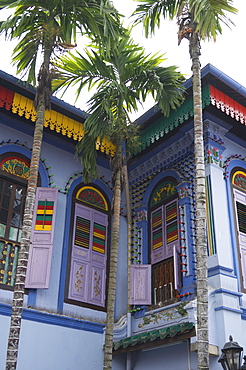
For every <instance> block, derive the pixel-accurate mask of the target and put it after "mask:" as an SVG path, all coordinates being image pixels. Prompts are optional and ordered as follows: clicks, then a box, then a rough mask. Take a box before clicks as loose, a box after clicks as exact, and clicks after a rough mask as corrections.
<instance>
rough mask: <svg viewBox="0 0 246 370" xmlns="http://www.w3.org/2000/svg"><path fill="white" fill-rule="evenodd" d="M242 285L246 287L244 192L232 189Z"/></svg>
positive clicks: (245, 211) (245, 203)
mask: <svg viewBox="0 0 246 370" xmlns="http://www.w3.org/2000/svg"><path fill="white" fill-rule="evenodd" d="M234 196H235V202H236V212H237V229H238V242H239V250H240V255H241V270H242V278H243V286H244V289H246V194H244V193H243V192H240V191H238V190H234Z"/></svg>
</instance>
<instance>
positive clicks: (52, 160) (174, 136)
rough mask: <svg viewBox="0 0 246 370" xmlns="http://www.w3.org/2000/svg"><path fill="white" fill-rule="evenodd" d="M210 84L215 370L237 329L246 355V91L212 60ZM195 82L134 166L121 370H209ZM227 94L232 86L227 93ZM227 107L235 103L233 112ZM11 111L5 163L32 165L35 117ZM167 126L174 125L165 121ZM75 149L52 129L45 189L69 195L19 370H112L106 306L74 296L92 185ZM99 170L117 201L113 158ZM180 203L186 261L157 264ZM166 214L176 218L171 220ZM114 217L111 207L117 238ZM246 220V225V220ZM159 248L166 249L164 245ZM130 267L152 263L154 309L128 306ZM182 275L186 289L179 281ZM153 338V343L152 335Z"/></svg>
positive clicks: (1, 357) (0, 309)
mask: <svg viewBox="0 0 246 370" xmlns="http://www.w3.org/2000/svg"><path fill="white" fill-rule="evenodd" d="M202 78H203V90H204V112H203V113H204V114H203V119H204V147H205V163H206V166H205V171H206V185H207V205H208V214H207V217H208V225H209V226H208V236H209V243H208V276H209V342H210V369H211V370H216V369H218V370H219V369H220V368H221V365H220V364H219V363H218V358H219V355H220V349H221V348H222V347H223V345H224V343H225V342H227V341H228V338H229V335H230V334H231V335H232V336H233V338H234V340H236V341H237V342H238V343H239V344H240V345H241V346H243V347H244V348H245V351H246V338H245V335H244V332H245V330H246V289H245V288H244V281H245V279H246V275H245V278H244V279H243V277H244V276H243V275H244V271H243V265H242V263H241V261H242V254H243V249H240V243H239V239H238V228H239V226H238V218H237V215H238V214H237V209H236V205H235V204H236V203H235V202H236V201H235V198H234V189H237V190H238V191H239V193H240V194H243V195H244V194H245V193H246V188H245V187H242V186H241V187H235V185H233V184H232V178H233V175H234V173H235V172H237V171H239V172H240V173H245V174H246V113H245V112H246V89H245V88H244V87H242V86H241V85H240V84H238V83H236V82H235V81H233V80H231V79H230V78H229V77H228V76H225V75H224V74H223V73H222V72H221V71H219V70H217V69H216V68H215V67H213V66H211V65H208V66H206V67H205V68H204V69H203V71H202ZM0 83H1V86H5V87H6V86H7V88H8V89H10V90H11V89H12V90H13V91H15V92H18V93H19V94H22V95H23V96H27V95H28V97H29V98H30V97H32V94H33V93H34V92H33V91H32V90H31V89H28V88H26V87H24V86H19V85H18V83H17V80H15V79H14V78H12V77H11V76H8V75H6V74H5V73H2V74H1V75H0ZM208 85H209V86H212V87H213V88H215V89H216V92H214V90H211V88H210V90H209V89H208V88H207V86H208ZM16 86H17V87H16ZM185 87H186V89H187V98H186V102H185V103H184V105H183V106H182V107H180V108H179V110H177V112H175V114H176V116H175V117H178V120H177V122H176V121H175V122H176V123H175V122H174V123H173V125H172V124H171V125H170V124H168V125H167V124H166V121H165V119H163V118H162V116H161V113H160V112H159V111H158V110H157V109H156V108H155V107H154V108H152V109H151V110H150V111H148V112H147V113H146V114H145V115H143V116H142V117H141V118H140V119H139V120H138V121H137V124H139V125H141V127H142V128H143V129H144V130H145V131H144V135H145V136H144V138H143V143H144V144H143V145H145V147H143V150H142V151H140V152H139V153H136V154H135V156H133V157H132V158H131V159H130V160H129V161H128V176H129V192H130V201H131V204H130V209H131V220H130V219H128V218H127V194H126V193H125V191H123V197H122V215H121V225H120V241H119V263H118V272H117V294H116V305H115V322H116V323H115V329H114V352H113V353H114V357H113V359H114V360H113V369H114V370H123V369H126V370H130V369H134V370H140V369H141V370H145V369H149V368H153V369H173V370H184V369H188V370H195V369H196V368H197V360H196V357H197V355H196V335H195V334H196V332H195V330H196V320H197V318H196V253H195V213H194V212H195V205H194V176H195V173H194V148H193V115H192V112H191V111H190V110H189V109H190V108H189V105H188V103H187V102H188V100H189V99H190V96H191V81H190V80H187V81H186V83H185ZM206 89H207V90H206ZM217 91H220V92H221V95H219V94H218V93H217ZM216 94H217V95H216ZM52 99H53V100H52V109H53V110H58V111H59V112H60V113H62V114H64V115H65V116H66V117H69V118H72V119H74V120H78V121H80V122H81V123H83V121H84V119H85V118H86V115H85V113H84V112H82V111H80V110H78V109H76V108H74V107H71V106H69V105H67V104H65V103H64V102H61V101H59V100H58V99H56V98H52ZM229 99H231V100H229ZM228 102H229V103H228ZM233 102H236V103H237V104H236V105H235V104H234V103H233ZM226 103H228V105H227V106H226V107H225V104H226ZM185 104H187V105H185ZM0 109H1V110H0V144H1V145H0V158H1V156H2V155H5V154H6V153H16V156H18V154H19V155H22V156H24V157H25V158H30V156H31V147H32V135H33V122H31V121H30V120H28V119H24V118H23V117H20V115H18V114H14V113H13V112H11V111H7V110H6V109H4V107H2V108H0ZM187 112H188V113H187ZM240 114H241V115H240ZM162 119H163V121H161V120H162ZM175 119H176V118H175ZM158 120H159V121H160V122H162V123H160V124H159V126H158V124H157V123H158V122H159V121H158ZM153 127H155V131H154V130H153ZM158 127H159V128H158ZM163 127H164V128H163ZM158 130H159V131H158ZM75 145H76V140H73V139H72V138H69V137H68V136H67V135H62V134H61V133H57V132H56V131H55V130H51V129H50V128H46V129H45V132H44V140H43V146H42V153H41V161H40V167H39V177H40V186H41V187H56V188H57V189H59V191H58V200H57V217H56V221H55V233H54V243H53V252H52V262H51V275H50V283H49V288H48V289H29V290H27V291H26V294H25V308H24V311H23V323H22V329H21V341H20V351H19V353H20V354H19V360H18V370H22V369H25V370H32V369H34V368H35V369H37V370H43V369H46V370H51V369H58V368H59V369H60V370H70V369H73V370H77V369H85V370H87V369H88V370H89V369H95V370H97V369H98V370H99V369H102V368H103V342H104V324H105V319H106V312H105V309H104V308H102V307H98V306H93V305H86V304H84V303H83V302H82V303H81V302H80V303H79V302H73V301H71V300H69V299H67V290H68V279H69V273H70V266H69V260H70V254H71V238H72V233H73V231H72V230H73V225H72V223H73V221H72V220H73V216H74V215H73V212H74V208H73V202H74V199H73V198H74V194H75V193H74V191H75V189H77V186H79V185H80V184H82V183H83V177H82V168H81V165H80V163H79V162H78V161H76V159H75V158H74V150H75ZM98 166H99V169H100V178H99V179H98V180H96V181H95V183H94V184H95V187H96V188H97V189H100V191H101V192H102V194H104V195H105V197H106V198H107V200H108V203H109V205H111V202H112V189H111V173H110V169H109V161H108V158H107V156H106V155H105V154H101V153H100V152H98ZM0 176H3V177H4V176H5V177H4V178H7V177H8V176H9V175H8V174H6V173H3V171H1V172H0ZM11 178H12V177H11ZM245 178H246V177H245ZM167 183H170V184H171V183H172V184H174V188H175V193H173V194H172V195H170V197H169V195H168V194H166V192H167V193H168V190H166V188H165V186H166V185H162V184H167ZM91 185H92V186H93V184H91ZM158 186H160V190H159V193H158V194H159V195H160V199H159V200H158V201H157V200H156V201H155V200H153V198H154V195H153V194H155V191H156V189H158ZM163 189H164V190H163ZM164 193H165V194H164ZM157 198H158V197H157ZM174 200H175V201H177V204H178V208H177V216H176V219H175V220H176V221H175V222H177V225H178V228H177V235H178V239H177V242H176V245H177V246H178V248H179V259H178V264H177V265H175V263H176V262H177V261H176V262H175V259H174V255H173V254H171V255H170V257H168V258H165V259H163V260H162V261H160V262H158V263H153V259H152V258H154V257H151V256H152V255H153V253H154V252H153V250H152V249H153V248H152V244H154V241H153V240H154V237H155V236H154V235H155V231H153V230H154V226H153V224H152V223H151V222H152V221H151V220H152V219H154V214H155V211H156V210H158V209H159V208H160V207H162V209H163V210H164V209H166V208H163V207H167V205H168V204H169V203H170V202H173V201H174ZM155 202H156V203H155ZM170 204H171V203H170ZM242 204H244V203H243V201H242ZM158 207H159V208H158ZM245 207H246V206H245ZM163 212H165V211H163ZM163 215H164V213H163ZM163 217H164V216H163ZM165 217H166V219H165V220H167V214H165ZM110 222H111V212H110V210H109V229H108V232H109V235H110ZM163 222H164V221H163ZM165 222H166V224H165V226H163V227H162V228H163V230H166V231H165V232H164V231H163V234H162V237H163V240H164V239H166V240H167V238H168V236H167V235H169V234H168V233H169V231H168V230H169V229H168V227H169V226H170V224H168V222H167V221H165ZM243 222H246V221H244V220H243V221H241V223H243ZM163 225H164V224H163ZM242 227H243V226H241V228H242ZM175 232H176V231H175ZM172 235H173V234H172ZM175 235H176V234H175ZM245 239H246V235H245ZM0 240H1V238H0ZM162 242H163V241H162ZM163 243H164V242H163ZM109 246H110V238H109ZM156 250H157V251H158V248H157V249H156ZM130 263H131V264H136V265H151V263H152V265H151V271H152V272H151V274H152V276H151V292H150V294H151V304H141V305H140V304H135V305H134V304H133V305H129V304H128V302H129V295H130V294H131V292H129V287H130V283H131V281H130V279H132V281H133V279H134V276H130V279H129V264H130ZM162 263H163V266H165V269H167V271H168V273H167V276H168V278H169V280H168V281H164V280H163V286H162V287H161V288H159V287H155V280H156V281H157V280H158V279H159V277H157V275H158V274H159V271H162V270H161V268H162V267H158V268H159V269H160V270H155V268H156V266H157V265H158V266H161V264H162ZM174 265H175V267H174ZM170 266H171V267H170ZM177 266H178V272H177ZM245 270H246V266H245ZM154 271H157V272H154ZM155 274H157V275H155ZM158 276H159V275H158ZM178 277H179V280H180V281H179V282H177V281H176V280H177V278H178ZM163 279H164V278H163ZM175 279H176V280H175ZM177 283H179V284H177ZM11 289H12V288H11V287H7V286H6V285H4V284H0V327H1V329H2V330H1V332H2V341H1V343H2V345H1V346H0V368H4V364H5V356H6V346H7V336H8V327H9V322H10V315H11V300H12V290H11ZM144 289H145V286H144V284H143V286H139V292H140V293H141V294H142V293H144ZM158 289H159V290H158ZM140 293H139V295H141V294H140ZM187 323H191V324H193V326H194V327H193V329H190V330H186V331H185V332H184V333H180V332H179V331H178V330H179V328H180V327H181V326H182V325H185V324H187ZM165 328H166V329H167V330H169V332H168V334H167V336H166V337H165V338H160V333H161V332H162V330H163V329H165ZM170 328H171V329H170ZM170 330H172V333H173V334H171V332H170ZM148 335H149V337H148ZM144 336H146V338H147V337H148V338H149V339H146V340H144V339H143V338H144ZM150 336H152V337H150ZM127 338H128V339H127ZM124 340H125V341H124ZM127 340H128V343H127ZM134 341H135V342H134Z"/></svg>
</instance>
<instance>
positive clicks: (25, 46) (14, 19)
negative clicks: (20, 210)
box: [0, 0, 119, 370]
mask: <svg viewBox="0 0 246 370" xmlns="http://www.w3.org/2000/svg"><path fill="white" fill-rule="evenodd" d="M1 7H2V8H3V7H4V8H5V9H14V13H13V15H11V16H10V17H8V18H7V20H6V21H4V22H1V23H0V33H5V35H6V38H9V39H10V40H12V39H15V38H17V39H18V40H19V42H18V44H17V46H16V47H15V48H14V51H13V62H14V63H15V64H16V66H17V73H23V74H24V75H25V74H27V81H28V82H29V83H33V84H34V85H36V79H37V93H36V96H35V102H34V103H35V108H36V111H37V120H36V123H35V131H34V138H33V148H32V158H31V164H30V176H29V180H28V187H27V198H26V203H25V210H24V217H23V228H22V238H21V243H20V249H19V259H18V267H17V272H16V282H15V289H14V296H13V305H12V316H11V324H10V332H9V340H8V350H7V359H6V369H8V370H9V369H16V366H17V356H18V346H19V336H20V328H21V316H22V308H23V298H24V288H25V280H26V268H27V261H28V253H29V246H30V235H31V229H32V218H33V210H34V201H35V194H36V188H37V178H38V167H39V160H40V152H41V144H42V137H43V123H44V114H45V110H46V109H50V95H51V81H52V79H53V77H54V71H53V70H52V68H51V60H52V57H53V55H54V54H55V53H56V54H57V53H59V52H61V51H64V50H66V49H67V48H71V47H74V46H76V45H75V43H76V32H78V31H79V32H80V33H81V34H86V35H88V36H89V37H91V38H92V39H93V40H94V41H95V42H96V41H97V42H99V40H101V42H105V40H107V42H108V41H109V40H110V39H112V38H113V37H114V36H115V33H116V30H117V32H118V30H119V23H118V14H117V12H116V11H115V9H114V8H113V7H112V6H111V5H110V4H109V2H108V0H82V1H81V0H52V1H45V0H32V1H31V0H22V1H11V0H1ZM71 42H73V44H71ZM39 54H41V55H42V64H41V67H40V69H39V71H38V75H37V78H36V63H37V59H38V56H39Z"/></svg>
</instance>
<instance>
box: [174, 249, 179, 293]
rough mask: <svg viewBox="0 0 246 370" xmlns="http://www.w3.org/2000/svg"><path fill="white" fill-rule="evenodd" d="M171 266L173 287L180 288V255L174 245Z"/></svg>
mask: <svg viewBox="0 0 246 370" xmlns="http://www.w3.org/2000/svg"><path fill="white" fill-rule="evenodd" d="M173 268H174V289H176V290H177V291H178V292H180V290H181V280H180V255H179V251H178V248H177V246H176V245H174V246H173Z"/></svg>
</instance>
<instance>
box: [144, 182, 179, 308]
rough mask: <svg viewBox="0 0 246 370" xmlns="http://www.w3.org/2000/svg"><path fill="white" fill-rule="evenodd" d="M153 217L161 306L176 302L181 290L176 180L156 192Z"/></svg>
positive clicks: (156, 293) (155, 288) (155, 292)
mask: <svg viewBox="0 0 246 370" xmlns="http://www.w3.org/2000/svg"><path fill="white" fill-rule="evenodd" d="M149 215H150V217H149V219H150V225H149V235H150V237H149V244H150V262H151V265H152V303H153V304H154V305H161V304H165V303H171V301H173V300H175V298H176V295H177V291H179V290H180V257H179V250H180V244H179V228H178V225H179V223H178V222H179V221H178V198H177V191H176V187H175V183H174V181H173V180H172V179H166V180H165V181H162V182H161V183H160V184H159V185H157V187H156V188H155V190H154V191H153V193H152V196H151V199H150V208H149Z"/></svg>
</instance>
